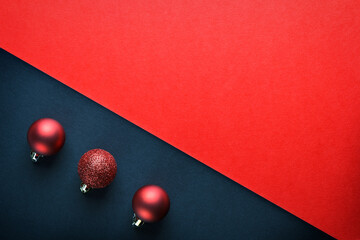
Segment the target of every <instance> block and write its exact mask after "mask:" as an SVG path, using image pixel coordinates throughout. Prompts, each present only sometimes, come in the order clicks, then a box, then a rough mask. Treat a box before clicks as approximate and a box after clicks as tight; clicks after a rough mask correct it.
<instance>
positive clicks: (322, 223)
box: [0, 0, 360, 239]
mask: <svg viewBox="0 0 360 240" xmlns="http://www.w3.org/2000/svg"><path fill="white" fill-rule="evenodd" d="M1 6H2V7H1V8H0V46H1V47H3V48H4V49H5V50H8V51H9V52H11V53H13V54H15V55H16V56H18V57H20V58H22V59H23V60H25V61H27V62H29V63H30V64H32V65H34V66H35V67H37V68H39V69H40V70H43V71H44V72H46V73H48V74H50V75H51V76H53V77H54V78H56V79H58V80H60V81H62V82H63V83H65V84H67V85H68V86H70V87H72V88H74V89H76V90H77V91H79V92H81V93H83V94H85V95H86V96H88V97H90V98H91V99H93V100H95V101H97V102H99V103H100V104H102V105H103V106H105V107H107V108H109V109H111V110H112V111H114V112H116V113H117V114H119V115H121V116H123V117H125V118H126V119H128V120H130V121H132V122H133V123H135V124H137V125H139V126H140V127H142V128H144V129H146V130H148V131H149V132H151V133H153V134H155V135H156V136H158V137H160V138H161V139H163V140H165V141H167V142H169V143H170V144H172V145H174V146H175V147H177V148H179V149H181V150H183V151H184V152H186V153H188V154H190V155H191V156H193V157H195V158H196V159H198V160H200V161H202V162H203V163H205V164H207V165H208V166H210V167H212V168H214V169H216V170H217V171H219V172H221V173H223V174H224V175H226V176H228V177H230V178H232V179H233V180H235V181H237V182H238V183H240V184H242V185H243V186H245V187H247V188H249V189H251V190H253V191H254V192H256V193H258V194H260V195H261V196H263V197H265V198H267V199H268V200H270V201H272V202H274V203H275V204H278V205H279V206H281V207H283V208H284V209H286V210H288V211H290V212H291V213H293V214H295V215H297V216H298V217H300V218H302V219H304V220H306V221H308V222H309V223H311V224H313V225H315V226H316V227H318V228H320V229H322V230H323V231H325V232H327V233H329V234H330V235H332V236H334V237H337V238H341V239H357V238H360V221H359V217H358V216H359V214H360V211H359V202H360V200H359V198H360V177H359V171H360V161H359V160H360V98H359V97H360V85H359V82H360V77H359V76H360V2H359V1H355V0H351V1H340V0H339V1H276V0H268V1H253V0H245V1H224V0H222V1H214V0H211V1H204V2H202V1H123V2H120V1H104V2H101V3H100V2H98V1H68V2H67V1H62V2H61V3H60V2H59V3H56V4H55V3H54V1H44V0H42V1H32V2H28V1H14V0H12V1H2V3H1ZM29 91H31V89H29ZM19 97H20V96H19ZM3 114H4V113H3ZM64 114H66V113H64ZM99 124H101V123H99ZM119 134H121V133H119ZM119 147H120V146H119ZM144 161H146V156H144ZM194 181H201V179H194ZM214 187H216V186H214Z"/></svg>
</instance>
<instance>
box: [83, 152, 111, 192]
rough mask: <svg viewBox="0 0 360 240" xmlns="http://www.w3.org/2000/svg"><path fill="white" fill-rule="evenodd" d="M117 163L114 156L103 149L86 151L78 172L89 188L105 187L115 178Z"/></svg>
mask: <svg viewBox="0 0 360 240" xmlns="http://www.w3.org/2000/svg"><path fill="white" fill-rule="evenodd" d="M116 171H117V165H116V161H115V159H114V157H113V156H112V155H111V154H110V153H109V152H107V151H105V150H103V149H92V150H90V151H88V152H86V153H85V154H84V155H83V156H82V157H81V158H80V161H79V164H78V173H79V176H80V179H81V181H82V182H83V184H86V187H88V188H103V187H106V186H107V185H109V184H110V183H111V182H112V181H113V180H114V178H115V176H116Z"/></svg>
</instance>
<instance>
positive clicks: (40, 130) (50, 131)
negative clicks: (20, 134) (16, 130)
mask: <svg viewBox="0 0 360 240" xmlns="http://www.w3.org/2000/svg"><path fill="white" fill-rule="evenodd" d="M27 140H28V142H29V145H30V147H31V149H32V151H34V152H36V153H38V154H41V155H45V156H47V155H53V154H55V153H57V152H58V151H59V150H60V149H61V148H62V146H63V145H64V142H65V131H64V128H63V127H62V126H61V124H60V123H59V122H58V121H56V120H54V119H51V118H42V119H39V120H37V121H35V122H34V123H33V124H32V125H31V126H30V128H29V130H28V133H27Z"/></svg>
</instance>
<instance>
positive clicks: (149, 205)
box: [132, 185, 170, 222]
mask: <svg viewBox="0 0 360 240" xmlns="http://www.w3.org/2000/svg"><path fill="white" fill-rule="evenodd" d="M132 208H133V210H134V212H135V214H136V217H138V218H139V219H141V220H142V221H145V222H156V221H159V220H161V219H162V218H164V217H165V216H166V214H167V213H168V211H169V208H170V199H169V196H168V194H167V193H166V192H165V190H164V189H162V188H161V187H159V186H156V185H146V186H143V187H141V188H140V189H139V190H137V191H136V193H135V194H134V197H133V199H132Z"/></svg>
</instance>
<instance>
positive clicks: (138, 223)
mask: <svg viewBox="0 0 360 240" xmlns="http://www.w3.org/2000/svg"><path fill="white" fill-rule="evenodd" d="M131 225H132V226H133V227H141V226H142V225H144V221H143V220H141V219H140V218H138V217H137V216H136V214H135V213H134V215H133V218H132V224H131Z"/></svg>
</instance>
